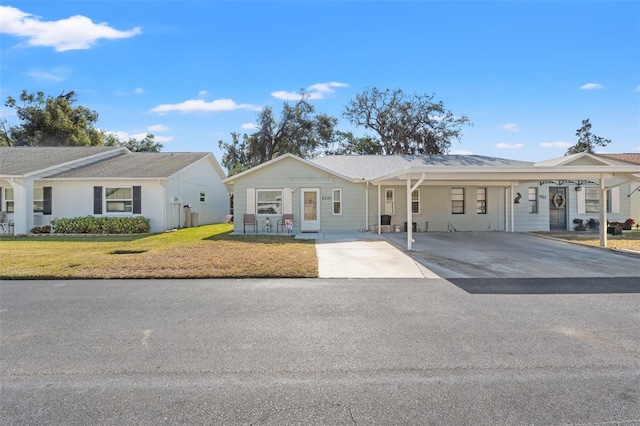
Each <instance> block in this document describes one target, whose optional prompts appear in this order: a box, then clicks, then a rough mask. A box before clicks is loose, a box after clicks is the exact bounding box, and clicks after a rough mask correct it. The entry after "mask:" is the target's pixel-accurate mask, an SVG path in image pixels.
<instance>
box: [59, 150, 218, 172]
mask: <svg viewBox="0 0 640 426" xmlns="http://www.w3.org/2000/svg"><path fill="white" fill-rule="evenodd" d="M207 155H210V154H209V153H208V152H132V153H127V154H123V155H119V156H117V157H113V158H109V159H106V160H102V161H98V162H96V163H93V164H88V165H86V166H82V167H78V168H76V169H72V170H68V171H64V172H61V173H57V174H53V175H49V176H47V177H48V178H166V177H169V176H171V175H173V174H175V173H177V172H178V171H180V170H182V169H184V168H185V167H187V166H188V165H190V164H192V163H194V162H196V161H198V160H200V159H202V158H205V157H206V156H207Z"/></svg>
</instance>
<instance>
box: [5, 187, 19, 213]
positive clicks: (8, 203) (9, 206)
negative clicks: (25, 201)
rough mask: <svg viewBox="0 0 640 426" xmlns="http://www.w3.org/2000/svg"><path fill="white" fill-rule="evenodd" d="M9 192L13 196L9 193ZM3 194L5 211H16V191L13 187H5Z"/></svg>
mask: <svg viewBox="0 0 640 426" xmlns="http://www.w3.org/2000/svg"><path fill="white" fill-rule="evenodd" d="M9 193H10V194H11V196H9V195H8V194H9ZM3 195H4V196H3V197H2V202H3V203H4V211H5V212H7V213H15V207H16V206H15V192H13V188H4V194H3Z"/></svg>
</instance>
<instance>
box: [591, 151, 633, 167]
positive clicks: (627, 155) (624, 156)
mask: <svg viewBox="0 0 640 426" xmlns="http://www.w3.org/2000/svg"><path fill="white" fill-rule="evenodd" d="M598 156H600V157H607V158H613V159H616V160H622V161H626V162H628V163H635V164H640V154H633V153H624V154H598Z"/></svg>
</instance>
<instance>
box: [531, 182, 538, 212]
mask: <svg viewBox="0 0 640 426" xmlns="http://www.w3.org/2000/svg"><path fill="white" fill-rule="evenodd" d="M529 213H538V188H536V187H531V188H529Z"/></svg>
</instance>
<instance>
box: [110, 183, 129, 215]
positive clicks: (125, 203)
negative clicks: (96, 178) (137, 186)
mask: <svg viewBox="0 0 640 426" xmlns="http://www.w3.org/2000/svg"><path fill="white" fill-rule="evenodd" d="M104 195H105V199H106V200H107V213H131V212H133V191H132V189H131V188H105V190H104Z"/></svg>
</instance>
